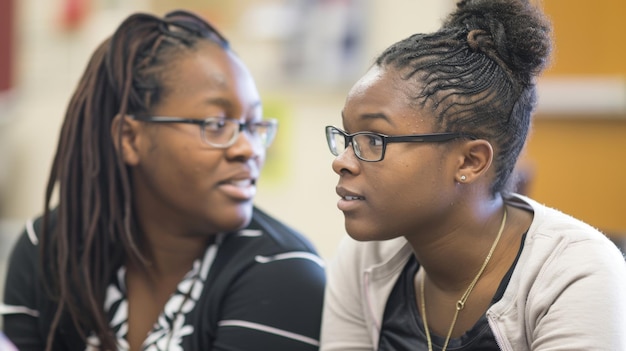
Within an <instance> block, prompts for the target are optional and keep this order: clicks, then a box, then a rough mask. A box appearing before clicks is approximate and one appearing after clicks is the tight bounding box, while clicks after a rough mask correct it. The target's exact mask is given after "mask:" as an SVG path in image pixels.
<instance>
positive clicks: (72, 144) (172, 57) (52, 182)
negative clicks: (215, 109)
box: [40, 11, 229, 351]
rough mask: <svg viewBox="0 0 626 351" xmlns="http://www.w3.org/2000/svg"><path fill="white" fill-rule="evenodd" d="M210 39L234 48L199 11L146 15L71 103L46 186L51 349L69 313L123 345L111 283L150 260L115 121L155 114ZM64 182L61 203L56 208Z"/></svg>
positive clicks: (79, 324)
mask: <svg viewBox="0 0 626 351" xmlns="http://www.w3.org/2000/svg"><path fill="white" fill-rule="evenodd" d="M207 40H208V41H211V42H214V43H217V44H219V45H220V46H221V47H222V48H224V49H225V50H229V48H228V42H227V40H226V39H225V38H224V37H223V36H222V35H221V34H219V32H217V31H216V30H215V29H214V28H213V27H212V26H211V25H210V24H208V23H207V22H206V21H204V20H203V19H201V18H200V17H197V16H195V15H193V14H191V13H188V12H185V11H174V12H171V13H169V14H167V15H166V16H164V17H163V18H159V17H155V16H153V15H149V14H142V13H137V14H133V15H131V16H129V17H128V18H126V19H125V20H124V21H123V22H122V23H121V24H120V26H119V27H118V28H117V30H116V31H115V32H114V34H113V35H112V36H111V37H109V38H108V39H106V40H105V41H104V42H103V43H102V44H101V45H100V46H99V47H98V48H97V49H96V50H95V52H94V53H93V55H92V57H91V59H90V61H89V63H88V65H87V67H86V69H85V72H84V74H83V76H82V77H81V79H80V81H79V83H78V86H77V88H76V90H75V92H74V94H73V96H72V98H71V100H70V103H69V106H68V109H67V111H66V114H65V119H64V123H63V126H62V129H61V134H60V138H59V143H58V146H57V150H56V154H55V157H54V161H53V165H52V169H51V172H50V176H49V179H48V185H47V188H46V194H45V208H44V215H43V228H44V230H43V231H42V233H41V237H40V250H41V254H42V271H43V272H44V279H45V286H46V289H47V292H48V293H49V294H50V296H51V298H52V299H53V300H54V301H55V302H57V304H58V307H57V309H56V311H55V313H54V317H53V319H52V322H51V325H50V332H49V334H48V339H47V341H46V350H48V351H49V350H52V348H53V343H54V338H55V333H56V332H58V330H59V329H60V325H61V321H62V320H64V319H66V318H67V319H69V320H71V322H72V323H73V324H74V326H75V327H76V328H77V330H78V332H79V334H80V336H81V337H82V338H83V340H86V339H87V333H93V335H94V336H96V337H97V338H98V339H99V340H100V345H99V347H100V348H101V349H103V350H116V349H117V345H116V344H117V343H116V338H115V336H114V335H113V333H112V331H111V330H110V328H109V324H108V318H107V315H106V312H105V311H104V299H105V294H106V288H107V285H108V284H109V282H110V279H111V277H112V276H113V275H114V273H115V272H116V270H117V269H118V268H119V267H120V266H121V265H122V264H123V262H124V261H125V260H134V261H137V262H145V261H144V259H143V257H142V255H141V253H140V251H139V249H138V240H139V236H138V235H137V234H136V233H137V230H136V229H137V224H136V223H135V220H134V209H133V198H132V191H131V188H132V184H131V178H130V177H129V170H128V169H127V166H126V165H125V164H124V162H123V160H122V157H121V153H120V152H118V151H116V150H117V149H116V148H115V145H114V143H115V142H117V141H116V140H119V139H120V138H121V131H122V129H121V123H120V128H118V130H117V131H114V132H113V133H111V126H112V122H113V120H114V118H115V117H116V116H125V115H132V114H140V113H149V112H150V111H151V109H153V108H154V107H155V106H156V105H157V104H158V103H159V102H160V101H161V99H162V98H163V96H165V95H166V94H167V93H168V91H167V86H166V85H165V84H164V82H165V81H166V79H167V74H168V72H169V71H170V70H171V68H172V67H173V64H175V62H176V61H177V59H179V58H180V57H181V56H182V55H186V54H188V53H190V52H193V50H195V48H196V47H197V45H198V43H199V42H201V41H207ZM57 187H58V194H59V199H58V206H56V209H52V205H51V201H52V194H53V192H54V191H55V190H56V189H57ZM53 212H54V216H53ZM53 217H54V218H56V220H55V222H56V224H55V225H54V226H53V225H51V222H52V218H53Z"/></svg>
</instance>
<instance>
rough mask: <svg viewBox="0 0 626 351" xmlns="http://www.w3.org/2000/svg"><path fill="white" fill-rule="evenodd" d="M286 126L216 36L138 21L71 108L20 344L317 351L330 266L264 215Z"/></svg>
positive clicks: (23, 249)
mask: <svg viewBox="0 0 626 351" xmlns="http://www.w3.org/2000/svg"><path fill="white" fill-rule="evenodd" d="M276 128H277V124H276V121H275V120H271V119H263V116H262V106H261V101H260V98H259V93H258V91H257V89H256V87H255V83H254V81H253V79H252V77H251V76H250V73H249V72H248V70H247V68H246V67H245V65H244V64H243V63H242V61H241V60H240V59H239V58H238V57H237V55H236V54H235V53H234V52H233V51H232V50H231V49H230V48H229V44H228V41H227V40H226V39H225V38H224V37H223V36H222V35H221V34H220V33H219V32H218V31H217V30H216V29H215V28H213V27H212V26H211V25H210V24H209V23H207V22H206V21H205V20H203V19H202V18H200V17H198V16H196V15H194V14H192V13H189V12H185V11H174V12H171V13H169V14H167V15H166V16H164V17H163V18H160V17H156V16H153V15H149V14H141V13H138V14H133V15H131V16H129V17H128V18H127V19H126V20H124V21H123V23H121V25H120V26H119V27H118V28H117V30H116V31H115V33H114V34H113V35H112V36H111V37H110V38H109V39H107V40H105V41H104V42H103V43H102V44H101V45H100V46H99V47H98V48H97V49H96V51H95V53H94V54H93V56H92V58H91V60H90V62H89V64H88V66H87V68H86V71H85V73H84V75H83V77H82V79H81V80H80V82H79V84H78V87H77V89H76V91H75V93H74V95H73V96H72V99H71V101H70V103H69V107H68V110H67V113H66V116H65V121H64V124H63V127H62V130H61V135H60V139H59V144H58V149H57V152H56V156H55V158H54V163H53V167H52V171H51V174H50V178H49V183H48V187H47V192H46V206H45V210H44V213H43V216H42V217H41V218H38V219H36V220H34V221H31V222H28V223H27V225H26V229H25V231H24V233H23V234H22V236H21V238H20V239H19V240H18V242H17V244H16V246H15V247H14V249H13V252H12V254H11V258H10V263H9V269H8V272H7V280H6V285H5V296H4V299H3V303H2V304H1V305H0V312H1V314H2V315H3V318H4V320H3V322H4V323H3V325H4V333H5V334H6V335H7V337H8V338H9V339H10V340H11V341H12V342H13V343H14V344H15V345H16V346H17V347H18V348H19V349H20V350H21V351H28V350H48V351H50V350H64V351H68V350H70V351H71V350H81V351H82V350H303V351H304V350H317V349H318V337H319V325H320V320H321V310H322V298H323V292H324V284H325V276H324V270H323V266H322V264H321V260H320V258H319V257H318V255H317V254H316V252H315V250H314V248H313V247H312V245H311V243H310V242H309V241H308V240H307V239H306V238H305V237H303V236H302V235H300V234H299V233H297V232H295V231H294V230H292V229H290V228H288V227H287V226H285V225H283V224H281V222H279V221H277V220H276V219H274V218H272V217H270V216H269V215H267V214H265V213H264V212H262V211H261V210H259V209H257V208H256V207H255V206H254V205H253V200H254V195H255V193H256V182H257V180H258V177H259V173H260V170H261V167H262V165H263V163H264V160H265V152H266V148H267V147H268V146H269V145H270V143H271V142H272V139H273V137H274V135H275V132H276ZM56 189H58V195H59V196H58V198H59V200H58V205H53V204H52V195H53V192H54V191H55V190H56Z"/></svg>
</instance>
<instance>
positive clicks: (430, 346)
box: [420, 207, 506, 351]
mask: <svg viewBox="0 0 626 351" xmlns="http://www.w3.org/2000/svg"><path fill="white" fill-rule="evenodd" d="M505 224H506V207H505V208H504V214H503V215H502V223H500V229H499V230H498V235H496V239H495V240H494V241H493V244H491V249H489V253H488V254H487V257H486V258H485V262H483V265H482V267H480V270H479V271H478V274H476V276H475V277H474V280H472V282H471V283H470V285H469V286H468V287H467V289H466V290H465V293H464V294H463V296H461V299H460V300H458V301H457V302H456V310H455V311H454V317H453V318H452V324H450V329H448V335H447V336H446V341H445V343H444V344H443V348H442V349H441V351H446V348H447V347H448V342H449V341H450V336H451V335H452V330H453V329H454V325H455V324H456V319H457V317H458V316H459V312H461V310H462V309H463V308H465V302H466V301H467V299H468V298H469V295H470V293H471V292H472V290H473V289H474V286H475V285H476V283H477V282H478V279H480V276H481V275H482V274H483V271H484V270H485V268H486V267H487V264H488V263H489V260H490V259H491V255H493V251H494V250H495V249H496V245H498V241H500V236H502V231H504V226H505ZM425 279H426V272H424V274H423V275H422V279H421V283H420V305H421V306H420V307H421V310H422V311H421V312H422V320H423V321H424V331H425V332H426V339H427V340H428V351H433V343H432V340H431V339H430V331H429V330H428V321H427V319H426V299H425V298H424V280H425Z"/></svg>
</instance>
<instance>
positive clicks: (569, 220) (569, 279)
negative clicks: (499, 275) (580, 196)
mask: <svg viewBox="0 0 626 351" xmlns="http://www.w3.org/2000/svg"><path fill="white" fill-rule="evenodd" d="M518 199H519V200H523V201H524V202H526V203H528V204H529V205H531V206H532V208H533V210H534V219H533V222H532V224H531V226H530V228H529V229H528V233H527V236H526V240H525V242H524V246H523V248H522V252H521V254H520V258H519V262H518V268H519V269H516V274H515V275H514V277H518V283H520V284H523V285H528V288H530V287H531V286H533V287H540V286H543V287H546V288H548V287H555V286H557V285H561V286H562V287H563V288H564V289H565V288H567V287H569V286H571V285H572V284H573V283H574V282H576V281H580V280H581V279H584V280H588V281H594V282H596V283H597V284H601V285H602V284H611V281H613V282H620V281H623V277H624V276H626V260H625V259H624V255H623V253H622V252H621V251H620V249H619V248H618V247H617V246H616V245H615V244H614V243H613V242H612V241H611V240H610V239H609V238H608V237H606V236H605V235H604V234H603V233H602V232H600V231H599V230H597V229H596V228H593V227H592V226H590V225H588V224H586V223H584V222H583V221H580V220H578V219H576V218H574V217H571V216H569V215H567V214H564V213H562V212H560V211H558V210H556V209H553V208H550V207H548V206H545V205H542V204H539V203H538V202H536V201H534V200H531V199H528V198H524V197H519V198H518ZM622 285H623V284H622Z"/></svg>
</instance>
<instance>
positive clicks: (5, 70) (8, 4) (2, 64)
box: [0, 0, 14, 93]
mask: <svg viewBox="0 0 626 351" xmlns="http://www.w3.org/2000/svg"><path fill="white" fill-rule="evenodd" d="M13 1H14V0H0V93H2V92H5V91H7V90H9V89H11V87H12V86H13V74H12V72H13V51H14V50H13V19H14V18H13V17H14V13H13Z"/></svg>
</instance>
